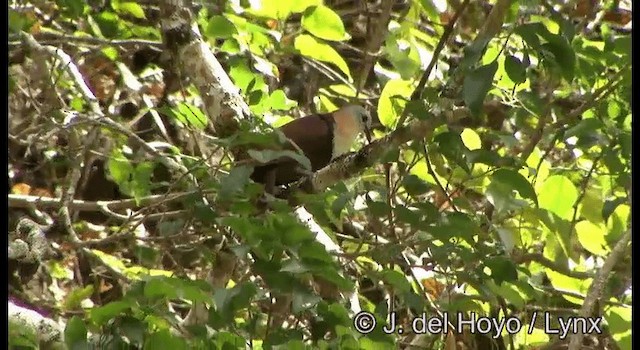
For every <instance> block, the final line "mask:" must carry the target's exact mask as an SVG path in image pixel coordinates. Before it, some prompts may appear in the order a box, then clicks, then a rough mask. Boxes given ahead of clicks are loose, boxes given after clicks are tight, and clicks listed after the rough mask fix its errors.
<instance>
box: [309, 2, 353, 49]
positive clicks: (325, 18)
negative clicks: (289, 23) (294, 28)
mask: <svg viewBox="0 0 640 350" xmlns="http://www.w3.org/2000/svg"><path fill="white" fill-rule="evenodd" d="M302 28H304V29H306V30H308V31H309V33H311V34H313V35H315V36H316V37H318V38H321V39H325V40H333V41H342V40H347V39H349V35H348V34H347V33H346V31H345V30H344V24H343V23H342V19H340V16H339V15H338V14H337V13H335V12H333V10H332V9H330V8H328V7H327V6H324V5H319V6H313V7H309V8H307V9H306V10H305V11H304V15H303V16H302Z"/></svg>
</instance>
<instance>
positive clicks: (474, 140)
mask: <svg viewBox="0 0 640 350" xmlns="http://www.w3.org/2000/svg"><path fill="white" fill-rule="evenodd" d="M460 137H461V138H462V142H463V143H464V145H465V146H466V147H467V148H468V149H469V150H471V151H473V150H477V149H479V148H481V147H482V140H481V139H480V135H478V133H477V132H475V131H474V130H473V129H469V128H465V129H464V130H462V133H460Z"/></svg>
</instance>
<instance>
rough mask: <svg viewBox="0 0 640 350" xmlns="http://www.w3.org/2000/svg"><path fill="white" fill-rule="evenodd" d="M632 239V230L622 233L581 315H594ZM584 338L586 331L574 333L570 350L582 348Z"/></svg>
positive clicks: (585, 301) (585, 316) (596, 279)
mask: <svg viewBox="0 0 640 350" xmlns="http://www.w3.org/2000/svg"><path fill="white" fill-rule="evenodd" d="M630 241H631V230H628V231H627V232H626V233H625V234H624V235H622V237H621V238H620V240H619V241H618V243H616V245H615V247H613V250H612V251H611V254H609V256H608V257H607V260H605V262H604V265H602V268H600V270H599V271H598V273H597V274H596V277H595V278H594V279H593V282H592V283H591V286H590V287H589V291H588V292H587V297H586V298H585V299H584V304H582V308H580V317H582V318H587V317H591V316H592V313H593V309H594V307H595V305H596V302H597V301H598V300H599V299H601V298H602V292H603V290H604V286H605V284H606V283H607V281H608V280H609V277H611V271H612V270H613V267H614V266H615V265H616V264H617V263H618V261H619V260H620V259H621V258H622V254H623V253H624V252H625V250H626V248H627V245H628V244H629V242H630ZM583 338H584V333H583V332H581V331H579V332H577V333H576V334H574V335H573V336H572V337H571V342H570V343H569V350H578V349H580V348H582V339H583Z"/></svg>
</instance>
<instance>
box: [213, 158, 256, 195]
mask: <svg viewBox="0 0 640 350" xmlns="http://www.w3.org/2000/svg"><path fill="white" fill-rule="evenodd" d="M252 172H253V168H251V167H249V166H245V165H241V166H237V167H234V168H232V169H231V171H229V175H227V176H225V177H223V178H222V179H221V180H220V192H219V195H220V197H221V198H223V199H227V198H230V197H231V196H233V195H234V194H237V193H242V192H243V191H244V188H245V186H246V184H247V183H249V177H250V176H251V173H252Z"/></svg>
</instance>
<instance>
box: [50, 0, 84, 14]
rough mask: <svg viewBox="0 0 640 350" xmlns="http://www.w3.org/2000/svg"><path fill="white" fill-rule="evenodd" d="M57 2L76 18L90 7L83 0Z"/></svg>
mask: <svg viewBox="0 0 640 350" xmlns="http://www.w3.org/2000/svg"><path fill="white" fill-rule="evenodd" d="M56 3H57V4H58V6H60V7H61V8H62V9H64V10H65V12H67V13H69V14H70V15H71V16H72V17H74V18H78V17H80V16H81V15H82V13H83V12H84V9H85V8H86V7H88V6H87V3H86V2H85V1H83V0H57V1H56Z"/></svg>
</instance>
